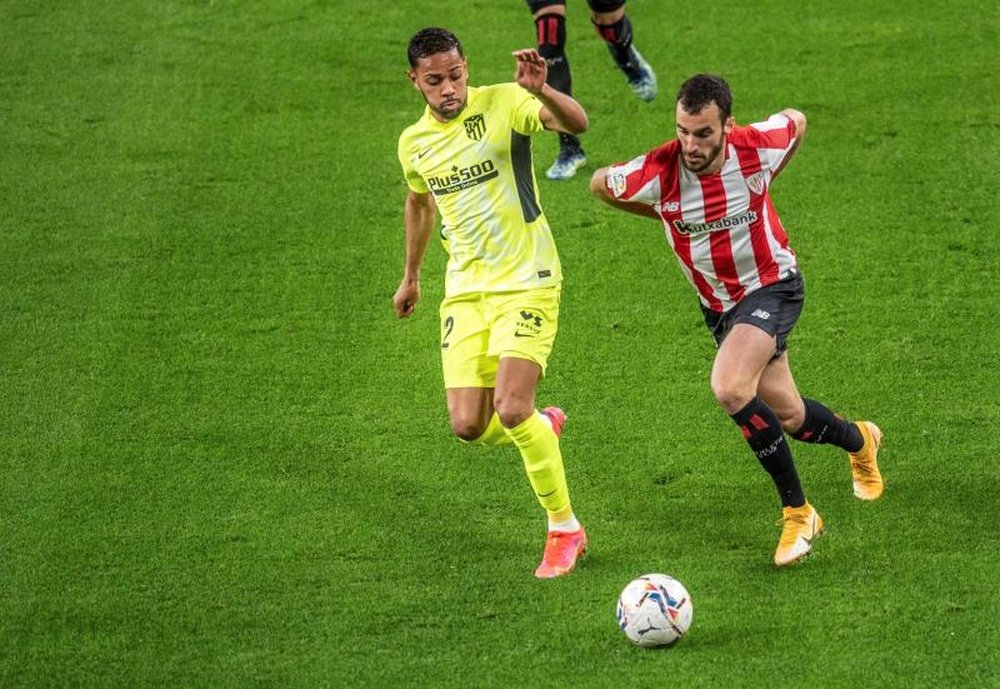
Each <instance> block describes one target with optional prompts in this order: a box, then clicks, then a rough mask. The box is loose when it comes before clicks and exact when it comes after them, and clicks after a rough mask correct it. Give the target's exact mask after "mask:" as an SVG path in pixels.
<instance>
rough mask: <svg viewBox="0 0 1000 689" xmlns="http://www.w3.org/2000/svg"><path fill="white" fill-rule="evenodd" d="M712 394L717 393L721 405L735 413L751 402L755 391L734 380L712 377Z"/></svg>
mask: <svg viewBox="0 0 1000 689" xmlns="http://www.w3.org/2000/svg"><path fill="white" fill-rule="evenodd" d="M712 394H713V395H715V399H716V401H718V403H719V406H721V407H722V408H723V409H725V410H726V413H728V414H735V413H736V412H738V411H739V410H740V409H742V408H743V407H745V406H747V405H748V404H750V401H751V400H752V399H753V398H754V395H755V392H754V391H753V390H752V389H750V388H749V387H748V386H745V385H740V384H739V383H735V382H733V381H728V380H718V379H715V378H713V379H712Z"/></svg>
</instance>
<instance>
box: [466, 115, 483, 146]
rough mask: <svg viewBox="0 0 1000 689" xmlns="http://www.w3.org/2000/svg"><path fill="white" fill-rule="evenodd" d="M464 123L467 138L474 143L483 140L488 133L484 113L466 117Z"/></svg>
mask: <svg viewBox="0 0 1000 689" xmlns="http://www.w3.org/2000/svg"><path fill="white" fill-rule="evenodd" d="M463 122H464V123H465V134H466V136H468V137H469V138H470V139H472V140H473V141H479V140H480V139H482V138H483V134H485V133H486V120H485V119H484V118H483V114H482V113H479V114H478V115H473V116H472V117H466V118H465V120H463Z"/></svg>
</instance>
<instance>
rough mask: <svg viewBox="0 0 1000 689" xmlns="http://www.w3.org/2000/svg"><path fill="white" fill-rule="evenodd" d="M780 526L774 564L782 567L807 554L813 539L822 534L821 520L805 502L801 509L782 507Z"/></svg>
mask: <svg viewBox="0 0 1000 689" xmlns="http://www.w3.org/2000/svg"><path fill="white" fill-rule="evenodd" d="M781 524H782V526H781V540H780V541H778V549H777V550H776V551H774V564H776V565H778V566H779V567H784V566H785V565H790V564H792V563H793V562H795V561H797V560H801V559H802V558H803V557H805V556H806V555H808V554H809V551H810V550H812V542H813V539H814V538H816V537H817V536H819V535H820V534H821V533H823V520H822V519H820V516H819V513H818V512H816V510H814V509H813V506H812V505H810V504H809V503H808V502H807V503H806V504H804V505H803V506H802V507H783V508H782V516H781Z"/></svg>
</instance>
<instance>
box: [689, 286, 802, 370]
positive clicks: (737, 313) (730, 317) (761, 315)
mask: <svg viewBox="0 0 1000 689" xmlns="http://www.w3.org/2000/svg"><path fill="white" fill-rule="evenodd" d="M805 298H806V283H805V281H804V280H803V279H802V275H801V273H795V274H794V275H790V276H789V277H787V278H785V279H783V280H779V281H778V282H774V283H772V284H770V285H768V286H767V287H761V288H760V289H757V290H754V291H753V292H751V293H750V294H748V295H746V296H745V297H743V299H742V300H741V301H740V303H738V304H737V305H736V306H734V307H733V308H731V309H729V310H728V311H726V312H724V313H717V312H715V311H712V310H711V309H707V308H705V306H704V304H703V305H702V307H701V310H702V313H704V314H705V325H707V326H708V329H709V330H710V331H711V332H712V337H714V338H715V344H716V346H718V345H721V344H722V341H723V340H724V339H726V335H728V334H729V331H730V330H732V329H733V326H734V325H736V324H737V323H749V324H750V325H754V326H757V327H758V328H760V329H761V330H763V331H764V332H766V333H768V334H769V335H772V336H774V343H775V353H774V355H775V356H778V355H780V354H781V353H782V352H784V351H785V350H786V349H788V343H787V340H788V334H789V333H790V332H792V328H794V327H795V324H796V323H797V322H798V320H799V315H800V314H801V313H802V305H803V302H805Z"/></svg>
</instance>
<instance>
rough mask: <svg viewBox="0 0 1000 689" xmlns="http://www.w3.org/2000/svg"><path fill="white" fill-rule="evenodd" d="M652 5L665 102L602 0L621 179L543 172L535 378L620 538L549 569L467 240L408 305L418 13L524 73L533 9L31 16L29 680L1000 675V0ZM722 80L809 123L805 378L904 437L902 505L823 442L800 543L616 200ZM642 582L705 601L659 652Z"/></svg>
mask: <svg viewBox="0 0 1000 689" xmlns="http://www.w3.org/2000/svg"><path fill="white" fill-rule="evenodd" d="M628 7H629V11H630V14H631V16H632V19H633V22H634V25H635V32H636V37H637V44H638V45H639V47H640V48H641V50H642V51H643V53H644V54H645V56H646V57H647V58H648V59H649V61H650V62H651V63H652V64H653V65H654V66H655V68H656V70H657V72H658V75H659V79H660V86H661V94H660V96H659V97H658V98H657V100H656V101H654V102H653V103H651V104H644V103H641V102H639V101H638V100H636V99H634V98H633V97H632V96H631V94H630V92H629V91H628V89H627V87H626V85H625V83H624V80H623V79H622V78H621V75H620V74H619V73H618V72H617V71H616V70H615V69H614V68H613V66H612V63H611V61H610V59H609V58H608V55H607V54H606V50H605V48H604V46H603V45H602V44H601V43H600V41H599V39H598V38H597V36H596V35H595V34H594V33H593V31H592V29H591V28H590V26H589V21H588V16H587V15H588V13H587V7H586V4H585V3H583V2H582V1H577V0H570V2H569V8H568V10H569V23H568V25H569V44H568V53H569V57H570V60H571V64H572V67H573V70H574V72H573V76H574V84H575V95H576V96H577V97H578V98H579V100H580V101H581V102H582V103H583V104H584V106H585V107H586V108H587V110H588V113H589V115H590V121H591V129H590V131H589V132H587V133H586V134H585V135H584V139H583V140H584V144H585V147H586V149H587V153H588V155H589V157H590V161H591V164H590V166H589V167H588V168H586V169H585V170H584V171H583V172H582V173H581V175H580V176H579V177H578V178H576V179H574V180H571V181H569V182H564V183H552V182H549V181H548V180H545V179H544V177H542V179H541V180H540V182H539V185H540V188H541V195H542V197H541V200H542V204H543V206H544V208H545V210H546V213H547V215H548V216H549V220H550V222H551V224H552V226H553V231H554V233H555V235H556V240H557V242H558V244H559V248H560V252H561V256H562V260H563V266H564V269H565V274H566V278H565V283H564V290H563V306H562V319H561V324H560V332H559V339H558V342H557V343H556V349H555V353H554V355H553V357H552V359H551V361H550V375H549V377H548V378H547V379H546V380H545V381H544V382H543V384H542V386H541V389H540V400H539V401H540V402H541V403H543V404H552V403H558V404H559V405H561V406H563V407H564V408H565V409H566V410H567V411H568V413H569V415H570V419H569V422H568V425H567V429H566V434H565V436H564V441H563V450H564V454H565V459H566V464H567V472H568V476H569V481H570V489H571V492H572V496H573V500H574V506H575V507H576V509H577V513H578V514H579V516H580V518H581V519H582V520H583V521H584V523H585V524H586V525H587V527H588V531H589V533H590V536H591V542H592V552H591V555H590V556H589V557H588V559H587V560H585V561H584V562H583V563H582V564H581V565H580V566H579V568H578V570H577V571H576V572H574V573H573V574H572V575H571V576H569V577H566V578H563V579H559V580H554V581H546V582H541V581H537V580H535V579H534V577H533V576H532V571H533V569H534V567H535V565H536V564H537V559H538V557H539V556H540V554H541V547H542V539H543V532H544V517H543V515H542V513H541V511H540V509H539V507H538V505H537V503H536V502H535V500H534V498H533V496H532V495H531V492H530V489H529V487H528V484H527V481H526V479H525V477H524V474H523V470H522V468H521V465H520V460H519V458H518V456H517V454H516V453H515V452H514V451H512V450H511V451H499V452H490V451H486V450H480V449H476V448H470V447H467V446H464V445H462V444H460V443H459V442H458V441H457V440H455V439H454V438H452V437H451V436H450V433H449V429H448V424H447V415H446V410H445V406H444V399H443V398H444V395H443V390H442V381H441V374H440V371H439V358H438V352H437V348H436V342H437V334H438V323H437V318H436V305H437V302H438V300H439V299H440V297H441V294H442V288H443V285H442V274H443V265H444V258H443V252H442V251H441V250H440V248H439V247H438V246H437V245H436V244H434V245H432V246H431V247H430V249H429V251H428V255H427V259H426V261H425V269H424V273H423V287H424V300H423V301H422V302H421V303H420V304H419V305H418V308H417V312H416V314H415V315H414V317H413V318H411V319H410V320H408V321H402V322H400V321H397V320H395V318H394V316H393V313H392V309H391V302H390V298H391V295H392V293H393V291H394V290H395V287H396V285H397V284H398V280H399V278H400V276H401V271H402V252H403V239H402V237H403V225H402V202H403V197H404V193H405V186H404V183H403V181H402V176H401V173H400V170H399V167H398V164H397V161H396V159H395V146H396V139H397V137H398V135H399V133H400V131H401V130H402V129H403V128H404V127H405V126H406V125H407V124H409V123H410V122H412V121H413V120H415V119H416V118H417V117H418V116H419V114H420V110H421V107H422V101H421V100H420V97H419V94H418V93H416V92H415V91H414V90H413V89H412V88H411V87H410V85H409V83H408V81H407V80H406V78H405V68H406V63H405V45H406V41H407V39H408V38H409V36H410V35H411V34H412V33H413V32H415V31H416V30H417V29H419V28H421V27H422V26H425V25H432V24H438V25H444V26H447V27H449V28H451V29H453V30H454V31H456V32H457V33H458V35H459V36H460V37H461V38H462V40H463V42H464V44H465V47H466V50H467V54H468V57H469V60H470V65H471V71H472V79H471V81H472V83H474V84H484V83H492V82H498V81H507V80H510V79H511V77H512V75H513V63H512V60H511V58H510V55H509V53H510V51H511V50H513V49H515V48H518V47H527V46H531V45H533V40H534V38H533V36H534V34H533V25H532V22H531V19H530V16H529V14H528V11H527V8H526V7H525V5H524V3H523V2H521V0H508V1H505V2H492V1H491V2H487V1H486V0H463V1H459V0H454V1H449V2H430V1H429V0H428V1H426V2H424V1H420V2H418V1H416V0H413V1H410V0H406V1H404V2H399V3H389V2H385V3H370V2H361V1H360V0H340V1H337V2H332V1H330V0H325V1H324V0H313V1H304V2H290V1H289V0H267V1H265V0H262V1H260V2H236V1H235V0H214V1H209V0H164V1H163V2H136V1H134V0H124V1H123V2H98V1H96V0H78V1H76V2H68V1H66V0H37V1H31V2H29V1H28V0H3V1H2V2H0V402H2V404H0V686H3V687H32V688H34V687H72V686H79V687H101V686H106V687H110V686H114V687H137V686H165V687H241V688H242V687H319V686H329V687H359V686H372V687H387V686H427V687H508V686H521V687H567V686H580V687H625V686H629V687H643V686H670V687H697V686H703V687H730V686H760V687H774V686H786V685H787V686H810V687H814V686H815V687H826V686H830V687H838V686H844V687H856V686H873V687H875V686H878V687H917V686H926V687H931V686H933V687H944V686H954V687H967V686H994V687H996V686H1000V660H998V656H1000V653H998V649H1000V621H998V620H1000V594H998V591H1000V589H998V585H997V581H998V579H1000V538H998V522H997V518H998V514H1000V500H998V498H997V485H998V482H1000V443H998V441H997V437H998V432H1000V394H998V391H1000V373H998V371H1000V366H998V360H1000V345H998V338H997V332H998V326H997V323H998V317H1000V309H998V306H997V304H998V301H997V285H998V284H1000V267H998V266H1000V258H998V257H1000V239H998V233H997V227H996V221H997V217H998V216H1000V206H998V202H997V181H998V179H1000V162H998V161H1000V144H998V141H1000V116H998V105H1000V103H998V95H997V94H998V93H1000V78H998V74H1000V62H998V58H997V52H996V46H997V37H998V31H997V30H998V26H1000V13H998V10H997V6H996V4H995V3H988V2H982V1H980V0H954V1H952V2H945V1H944V0H926V1H923V2H905V1H904V2H889V3H878V2H863V1H861V0H844V1H843V2H833V3H811V4H810V3H806V4H802V3H793V2H787V1H786V0H780V1H779V2H774V3H744V2H736V1H735V0H721V1H720V2H716V3H701V4H698V5H690V4H688V5H684V4H678V3H672V2H653V1H652V0H633V1H632V2H629V4H628ZM698 71H713V72H718V73H721V74H723V75H725V76H726V77H727V78H728V79H729V81H730V83H731V84H732V86H733V89H734V92H735V96H736V104H735V114H736V116H737V118H738V119H739V120H740V121H741V122H748V121H753V120H755V119H760V118H763V117H765V116H766V115H768V114H769V113H771V112H773V111H775V110H777V109H780V108H783V107H796V108H799V109H801V110H803V111H804V112H806V114H807V115H808V116H809V118H810V129H809V134H808V136H807V138H806V140H805V142H804V145H803V147H802V148H801V150H800V151H799V153H798V155H797V157H796V159H795V160H794V162H793V163H792V164H791V165H790V167H789V168H788V169H787V170H786V171H785V173H784V174H783V176H782V178H781V179H780V180H779V181H778V182H777V184H776V185H775V188H774V196H775V200H776V203H777V205H778V208H779V210H780V211H781V212H782V218H783V220H784V223H785V225H786V227H787V228H788V229H789V232H790V234H791V238H792V246H793V247H794V248H795V249H796V250H797V252H798V254H799V256H800V259H801V263H802V266H803V269H804V272H805V275H806V280H807V283H808V294H809V297H808V300H807V305H806V310H805V313H804V315H803V318H802V320H801V322H800V324H799V327H798V328H797V330H796V331H795V333H794V334H793V336H792V340H791V352H792V354H791V356H792V364H793V368H794V370H795V371H796V374H797V377H798V381H799V384H800V387H801V390H802V392H803V393H804V394H808V395H810V396H814V397H817V398H819V399H822V400H825V401H827V402H828V403H829V404H830V405H831V406H832V407H834V408H835V409H836V410H838V411H840V412H841V413H843V414H845V415H847V416H850V417H852V418H859V417H860V418H868V417H870V418H872V419H874V420H876V421H877V422H878V423H879V424H880V425H881V427H882V429H883V430H884V431H885V434H886V441H885V449H884V452H883V454H882V465H883V468H884V473H885V475H886V478H887V490H886V494H885V496H884V497H883V499H881V500H880V501H878V502H876V503H873V504H865V503H861V502H860V501H858V500H856V499H855V498H854V497H853V496H852V495H851V489H850V476H849V470H848V466H847V463H846V460H845V458H844V457H843V456H842V455H841V454H840V453H838V452H837V451H836V450H834V449H832V448H827V447H813V446H802V445H796V446H795V448H794V449H795V451H796V459H797V462H798V465H799V471H800V474H801V476H802V478H803V483H804V486H805V488H806V491H807V494H808V496H809V498H810V500H811V501H812V502H813V503H814V504H815V505H816V506H817V508H818V509H819V510H820V512H821V514H822V515H823V516H824V518H825V520H826V522H827V533H826V534H825V535H824V536H823V537H822V538H821V539H820V540H819V541H818V542H817V545H816V548H815V554H814V555H813V556H811V557H810V558H809V559H807V561H805V562H804V563H801V564H800V565H798V566H795V567H793V568H790V569H788V570H781V571H778V570H775V569H774V567H773V566H772V565H771V561H770V560H771V555H772V552H773V548H774V545H775V543H776V539H777V537H778V533H779V527H777V526H776V525H775V520H776V519H777V518H778V517H779V512H778V510H777V506H776V498H775V495H774V491H773V488H772V487H771V485H770V483H769V481H768V480H767V477H766V475H765V474H764V473H763V472H761V470H760V469H759V468H758V466H757V464H756V461H755V460H754V459H753V457H752V456H751V455H750V454H749V452H748V451H747V450H746V448H745V447H744V445H743V443H742V440H741V438H740V437H739V433H737V432H736V430H735V429H734V428H733V427H732V423H731V422H730V421H729V420H728V419H727V418H726V417H725V414H724V413H723V412H722V411H721V410H720V409H718V408H717V406H716V405H715V403H714V400H713V399H712V397H711V393H710V391H709V388H708V371H709V367H710V363H711V357H712V353H713V350H712V346H711V342H710V340H709V337H708V334H707V333H706V332H705V330H704V328H703V326H702V325H701V323H700V316H699V313H698V309H697V306H696V302H695V299H694V295H693V293H692V291H691V290H690V288H689V287H688V286H687V284H686V283H685V281H684V279H683V277H682V275H681V273H680V271H679V270H678V268H677V267H676V265H675V261H674V259H673V257H672V256H670V255H669V253H668V247H667V245H666V242H665V241H664V239H663V237H662V235H661V232H660V230H659V228H658V227H657V225H656V224H655V223H652V222H651V221H643V220H641V219H639V218H630V217H628V216H625V215H624V214H620V213H616V212H615V211H613V210H611V209H609V208H606V207H603V206H601V205H599V204H598V202H597V201H595V200H593V199H592V198H591V197H590V196H589V194H588V193H587V191H586V181H587V178H588V177H589V173H588V171H592V170H593V169H594V167H595V166H597V165H603V164H607V163H609V162H614V161H617V160H622V159H625V158H629V157H632V156H633V155H636V154H638V153H640V152H642V151H644V150H647V149H649V148H651V147H653V146H655V145H657V144H659V143H660V142H662V141H664V140H666V139H667V138H670V137H671V136H672V126H673V120H672V111H673V106H672V104H673V97H672V96H673V93H674V92H675V91H676V88H677V86H678V85H679V84H680V82H681V81H682V80H683V78H685V77H686V76H689V75H691V74H693V73H695V72H698ZM534 146H535V154H536V170H537V171H538V173H539V175H540V176H541V173H542V170H544V168H545V167H547V166H548V164H549V163H550V162H551V159H552V157H553V156H554V154H555V150H556V141H555V137H554V136H551V135H550V136H540V137H536V138H535V141H534ZM650 571H663V572H666V573H669V574H672V575H673V576H675V577H677V578H678V579H680V580H681V581H683V582H684V583H685V585H686V586H687V587H688V589H689V590H690V591H691V594H692V596H693V599H694V603H695V613H694V624H693V626H692V628H691V632H690V635H689V636H688V638H686V639H684V640H683V641H682V642H681V643H680V644H679V645H678V646H676V647H674V648H672V649H669V650H666V651H653V652H651V651H645V650H642V649H638V648H635V647H633V646H631V645H630V644H629V643H628V642H627V641H626V639H625V638H624V636H623V635H622V634H621V633H620V631H619V630H618V628H617V626H616V623H615V619H614V606H615V600H616V597H617V595H618V592H619V591H620V590H621V588H622V587H623V586H624V585H625V583H626V582H627V581H629V580H630V579H631V578H632V577H634V576H636V575H639V574H642V573H645V572H650Z"/></svg>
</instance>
